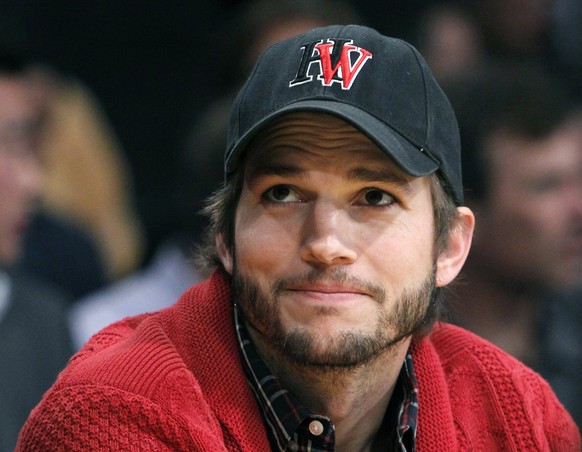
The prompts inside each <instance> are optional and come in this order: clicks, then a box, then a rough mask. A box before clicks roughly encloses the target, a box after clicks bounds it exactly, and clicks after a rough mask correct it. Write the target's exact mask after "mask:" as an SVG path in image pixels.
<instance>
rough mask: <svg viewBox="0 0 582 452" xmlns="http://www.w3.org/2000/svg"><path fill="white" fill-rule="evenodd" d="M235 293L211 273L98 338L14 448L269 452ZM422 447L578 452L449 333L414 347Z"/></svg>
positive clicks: (557, 417)
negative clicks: (241, 346) (240, 340)
mask: <svg viewBox="0 0 582 452" xmlns="http://www.w3.org/2000/svg"><path fill="white" fill-rule="evenodd" d="M231 303H232V301H231V293H230V287H229V284H228V282H227V281H226V280H225V278H224V277H223V276H222V275H221V274H219V273H215V274H214V275H213V276H212V277H211V278H210V279H209V280H208V281H206V282H203V283H201V284H199V285H196V286H194V287H192V288H191V289H189V290H188V291H187V292H186V293H185V294H184V295H183V296H182V297H181V298H180V300H179V301H178V302H177V303H176V304H175V305H173V306H172V307H170V308H168V309H165V310H163V311H160V312H158V313H153V314H144V315H140V316H137V317H132V318H128V319H125V320H122V321H121V322H118V323H115V324H113V325H111V326H109V327H107V328H105V329H104V330H102V331H101V332H99V333H97V334H96V335H95V336H94V337H93V338H92V339H91V340H90V341H89V342H88V343H87V344H86V345H85V347H83V349H82V350H81V351H80V352H79V353H78V354H77V355H75V356H74V357H73V358H72V359H71V361H70V363H69V365H68V366H67V368H66V369H65V370H64V371H63V372H61V374H60V376H59V378H58V379H57V381H56V383H55V384H54V386H53V387H52V388H51V389H50V390H49V391H48V392H47V393H46V394H45V396H44V397H43V399H42V401H41V402H40V403H39V405H37V407H36V408H35V409H34V410H33V411H32V413H31V415H30V417H29V419H28V421H27V423H26V424H25V426H24V428H23V429H22V431H21V434H20V439H19V444H18V446H17V450H20V451H42V452H47V451H89V450H91V451H100V450H107V451H137V450H144V451H205V452H212V451H253V452H256V451H268V450H269V443H268V440H267V434H266V431H265V428H264V425H263V420H262V418H261V413H260V411H259V408H258V406H257V403H256V401H255V399H254V396H253V394H252V392H251V389H250V388H249V386H248V384H247V382H246V380H245V377H244V371H243V368H242V365H241V362H240V358H239V350H238V344H237V339H236V336H235V331H234V327H233V318H232V306H231ZM412 355H413V360H414V365H415V372H416V377H417V380H418V386H419V406H420V410H419V418H418V436H417V450H418V451H419V452H424V451H427V452H433V451H457V450H460V451H469V450H471V451H550V450H551V451H568V452H578V451H580V433H579V431H578V428H577V427H576V425H575V424H574V422H573V421H572V419H571V417H570V416H569V414H568V413H567V412H566V410H565V409H564V408H563V406H562V405H561V404H560V403H559V402H558V400H557V398H556V396H555V395H554V393H553V392H552V390H551V389H550V387H549V385H548V384H547V383H546V382H545V381H544V380H543V379H542V378H541V377H540V376H539V375H537V374H536V373H534V372H533V371H532V370H530V369H528V368H527V367H525V366H524V365H523V364H521V363H520V362H518V361H517V360H515V359H513V358H512V357H510V356H509V355H507V354H506V353H504V352H503V351H501V350H500V349H498V348H496V347H494V346H493V345H491V344H489V343H488V342H486V341H484V340H483V339H480V338H478V337H477V336H475V335H473V334H471V333H469V332H467V331H465V330H462V329H460V328H458V327H454V326H451V325H448V324H444V323H440V324H437V325H436V327H435V329H434V331H433V333H432V334H431V335H430V336H429V337H427V338H425V339H423V340H420V341H415V342H414V344H413V346H412Z"/></svg>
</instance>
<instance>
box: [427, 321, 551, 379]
mask: <svg viewBox="0 0 582 452" xmlns="http://www.w3.org/2000/svg"><path fill="white" fill-rule="evenodd" d="M428 340H429V342H430V344H431V345H432V347H434V350H435V351H436V354H437V355H438V359H439V361H440V363H441V365H442V368H443V369H444V372H445V374H448V375H458V374H463V375H472V374H475V375H477V376H479V378H480V379H492V380H495V381H499V380H500V379H501V380H503V379H510V380H521V381H528V382H532V383H535V384H541V385H543V386H547V383H546V382H545V380H543V379H542V377H541V376H539V375H538V374H537V372H535V371H533V370H532V369H531V368H529V367H528V366H526V365H525V364H524V363H522V362H521V361H519V360H517V359H516V358H515V357H513V356H511V355H510V354H509V353H507V352H505V351H504V350H502V349H501V348H499V347H498V346H496V345H494V344H492V343H491V342H489V341H487V340H486V339H484V338H482V337H480V336H478V335H476V334H475V333H473V332H471V331H468V330H466V329H464V328H461V327H459V326H456V325H451V324H448V323H439V324H437V325H436V327H435V329H434V331H433V332H432V334H431V335H430V337H429V338H428ZM498 389H499V388H498Z"/></svg>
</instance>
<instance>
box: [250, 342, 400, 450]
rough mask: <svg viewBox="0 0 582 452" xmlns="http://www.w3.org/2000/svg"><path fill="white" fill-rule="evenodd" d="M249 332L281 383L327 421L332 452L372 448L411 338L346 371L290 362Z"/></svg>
mask: <svg viewBox="0 0 582 452" xmlns="http://www.w3.org/2000/svg"><path fill="white" fill-rule="evenodd" d="M250 334H251V336H252V338H253V341H254V342H255V345H256V347H257V350H258V351H259V353H260V355H261V356H262V358H263V359H264V361H265V362H266V363H267V365H268V366H269V369H270V370H271V372H273V374H274V375H275V376H276V377H277V378H278V379H279V380H280V381H281V384H282V385H283V386H284V387H285V388H287V389H288V390H289V391H291V392H292V393H293V394H294V395H295V396H296V397H297V398H298V399H299V400H300V401H301V403H303V405H304V406H305V407H306V408H308V409H309V410H310V411H311V412H313V413H316V414H321V415H325V416H327V417H328V418H330V419H331V420H332V422H333V423H334V426H335V429H336V433H335V440H336V443H335V450H337V451H342V450H346V451H371V450H372V445H373V443H374V440H375V438H376V436H377V435H378V432H379V429H380V426H381V424H382V420H383V419H384V415H385V413H386V409H387V407H388V404H389V402H390V397H391V396H392V393H393V391H394V387H395V385H396V381H397V380H398V376H399V374H400V370H401V369H402V365H403V363H404V359H405V356H406V352H407V350H408V347H409V345H410V339H407V340H405V341H403V342H400V343H399V344H397V345H396V346H394V347H393V348H391V349H389V350H386V351H385V352H384V353H383V354H382V355H380V356H378V357H377V358H376V359H374V360H373V361H372V362H371V363H368V364H365V365H362V366H358V367H356V368H349V369H330V368H325V369H322V368H315V367H308V366H301V365H298V364H295V363H292V362H290V361H289V360H288V359H286V358H285V357H284V356H282V355H281V354H280V353H279V352H278V351H276V350H273V349H272V348H271V347H269V346H268V345H267V344H266V343H265V342H264V341H263V340H262V338H261V337H260V336H259V335H258V334H256V332H254V331H250Z"/></svg>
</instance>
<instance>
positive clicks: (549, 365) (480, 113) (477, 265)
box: [447, 63, 582, 421]
mask: <svg viewBox="0 0 582 452" xmlns="http://www.w3.org/2000/svg"><path fill="white" fill-rule="evenodd" d="M447 92H448V94H449V95H450V98H451V101H452V103H453V106H454V107H455V111H456V112H457V117H458V118H459V124H460V130H461V141H462V143H463V149H464V152H463V176H464V181H465V183H464V186H465V188H466V190H467V196H466V203H467V205H468V206H469V207H470V208H471V210H473V211H474V212H475V215H476V217H477V224H479V225H480V227H479V230H478V233H477V234H475V238H474V240H473V244H472V251H471V254H470V256H469V258H468V260H467V263H466V265H465V266H464V267H463V271H462V276H463V279H464V283H463V284H462V285H459V287H457V290H456V291H455V293H454V297H452V298H451V300H450V301H451V303H450V306H451V308H452V314H453V320H454V321H455V322H456V323H459V324H460V325H461V326H463V327H465V328H467V329H469V330H471V331H474V332H476V333H477V334H479V335H480V336H482V337H485V338H486V339H488V340H490V341H491V342H493V343H495V344H497V345H499V346H500V347H501V348H503V349H505V350H506V351H508V352H510V353H511V354H512V355H514V356H516V357H517V358H518V359H519V360H521V361H523V362H525V363H527V364H528V365H530V366H532V367H533V368H534V369H535V370H537V371H539V372H541V373H542V375H544V377H546V378H547V379H548V380H549V381H550V383H552V387H553V388H554V390H555V391H556V393H557V394H558V396H559V397H560V398H561V400H562V401H563V403H564V404H565V405H566V407H568V408H569V409H570V412H571V413H572V414H573V415H575V416H574V417H575V419H576V418H577V419H579V420H580V421H582V411H581V409H582V390H581V388H580V380H579V378H580V372H582V353H581V352H580V350H581V349H582V333H580V324H581V322H582V316H581V311H580V308H579V306H580V299H579V297H580V295H578V296H577V298H574V295H569V292H570V291H573V290H575V288H576V287H581V285H582V116H581V113H582V110H581V107H582V106H580V105H577V104H576V103H575V102H573V101H572V100H571V99H572V98H573V96H568V95H567V92H564V90H563V89H560V85H559V83H557V82H556V81H555V80H554V79H553V78H550V76H549V75H548V74H546V73H545V72H544V71H542V70H541V69H540V68H537V69H536V68H534V67H532V66H522V65H516V64H508V63H503V64H502V63H497V64H495V65H489V66H486V67H484V68H482V69H481V71H480V72H479V73H478V74H473V75H472V76H470V77H466V78H464V79H458V80H457V81H456V82H453V83H451V84H450V85H449V86H447ZM569 299H571V300H569ZM569 324H570V325H572V327H569V326H568V325H569ZM558 343H561V344H562V346H560V347H555V346H554V345H552V344H558Z"/></svg>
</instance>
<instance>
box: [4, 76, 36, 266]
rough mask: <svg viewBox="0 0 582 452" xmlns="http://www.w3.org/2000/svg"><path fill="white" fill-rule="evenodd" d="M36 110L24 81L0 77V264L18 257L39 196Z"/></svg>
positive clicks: (7, 263)
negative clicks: (35, 201)
mask: <svg viewBox="0 0 582 452" xmlns="http://www.w3.org/2000/svg"><path fill="white" fill-rule="evenodd" d="M37 119H38V118H37V111H36V107H35V104H34V102H33V101H32V99H31V98H30V96H29V92H28V90H27V86H26V84H25V83H24V82H23V81H22V80H21V79H19V78H16V77H6V76H0V264H3V265H9V264H10V263H12V262H13V261H14V260H15V259H16V258H17V256H18V253H19V251H20V248H21V241H22V237H23V234H24V231H25V229H26V226H27V223H28V221H29V217H30V214H31V212H32V210H33V204H34V200H35V199H36V198H37V196H38V195H39V191H40V183H41V173H40V167H39V163H38V156H37V153H36V149H35V135H36V126H37Z"/></svg>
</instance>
